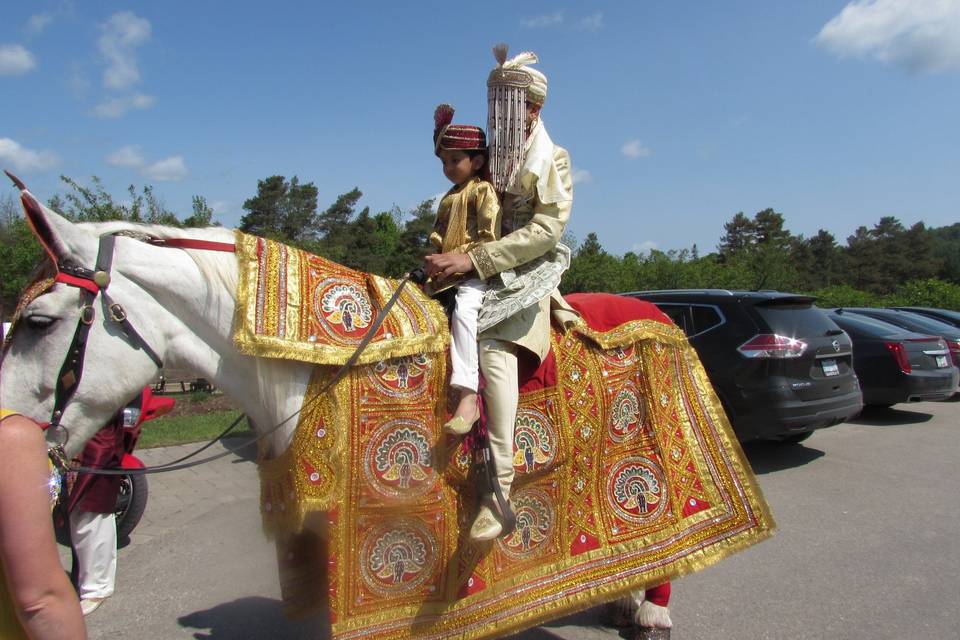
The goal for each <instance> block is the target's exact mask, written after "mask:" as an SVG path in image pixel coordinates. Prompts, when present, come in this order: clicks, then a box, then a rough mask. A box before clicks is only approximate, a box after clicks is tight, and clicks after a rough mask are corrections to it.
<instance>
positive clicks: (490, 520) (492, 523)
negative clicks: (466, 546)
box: [470, 504, 503, 542]
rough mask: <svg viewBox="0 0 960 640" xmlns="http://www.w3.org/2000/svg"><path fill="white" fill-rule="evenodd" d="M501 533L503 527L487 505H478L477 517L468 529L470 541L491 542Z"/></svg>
mask: <svg viewBox="0 0 960 640" xmlns="http://www.w3.org/2000/svg"><path fill="white" fill-rule="evenodd" d="M502 532H503V525H502V524H500V520H499V519H498V518H497V516H496V514H494V512H493V509H491V508H490V507H489V506H488V505H487V504H482V505H480V510H479V511H477V517H476V518H474V519H473V526H471V527H470V539H471V540H476V541H481V542H482V541H487V540H493V539H495V538H496V537H497V536H499V535H500V534H501V533H502Z"/></svg>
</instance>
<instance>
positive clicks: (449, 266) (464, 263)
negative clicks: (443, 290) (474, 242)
mask: <svg viewBox="0 0 960 640" xmlns="http://www.w3.org/2000/svg"><path fill="white" fill-rule="evenodd" d="M424 262H426V264H427V274H428V275H429V276H430V277H431V278H439V279H443V278H448V277H450V276H452V275H454V274H456V273H470V272H471V271H473V261H472V260H470V256H468V255H467V254H465V253H453V252H450V253H435V254H433V255H430V256H427V257H426V258H424Z"/></svg>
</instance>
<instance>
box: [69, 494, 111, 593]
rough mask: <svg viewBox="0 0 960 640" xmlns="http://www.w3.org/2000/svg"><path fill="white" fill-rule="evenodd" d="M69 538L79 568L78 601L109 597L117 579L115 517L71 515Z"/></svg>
mask: <svg viewBox="0 0 960 640" xmlns="http://www.w3.org/2000/svg"><path fill="white" fill-rule="evenodd" d="M70 536H71V538H72V540H73V546H74V548H75V549H76V550H77V563H78V564H79V568H80V597H81V598H106V597H108V596H111V595H113V589H114V584H115V581H116V577H117V517H116V515H114V514H112V513H90V512H88V511H74V512H73V513H71V514H70Z"/></svg>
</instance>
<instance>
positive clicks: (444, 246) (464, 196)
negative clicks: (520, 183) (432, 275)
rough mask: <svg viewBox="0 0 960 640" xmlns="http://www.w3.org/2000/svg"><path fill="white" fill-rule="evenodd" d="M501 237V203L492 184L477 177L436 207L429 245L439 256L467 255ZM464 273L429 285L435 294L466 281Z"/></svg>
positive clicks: (457, 188) (456, 187)
mask: <svg viewBox="0 0 960 640" xmlns="http://www.w3.org/2000/svg"><path fill="white" fill-rule="evenodd" d="M499 237H500V201H499V199H498V198H497V193H496V191H494V189H493V185H492V184H490V183H489V182H487V181H486V180H481V179H480V178H478V177H476V176H474V177H473V178H470V180H468V181H467V182H465V183H464V184H462V185H457V186H455V187H453V188H452V189H450V191H448V192H447V193H446V195H444V196H443V199H442V200H441V201H440V205H439V206H438V207H437V219H436V221H435V222H434V223H433V233H431V234H430V244H432V245H433V246H434V247H435V248H436V250H437V251H438V252H440V253H447V252H450V251H455V252H457V253H468V252H469V251H470V250H471V249H474V248H475V247H477V246H480V245H482V244H483V243H485V242H492V241H494V240H496V239H498V238H499ZM463 279H464V278H463V276H462V274H458V275H455V276H453V277H451V278H447V279H446V280H443V281H441V282H438V281H431V282H429V283H428V287H427V288H428V291H430V292H432V293H436V292H439V291H442V290H443V289H447V288H449V287H452V286H454V285H456V284H458V283H459V282H461V281H462V280H463Z"/></svg>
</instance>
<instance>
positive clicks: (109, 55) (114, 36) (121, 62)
mask: <svg viewBox="0 0 960 640" xmlns="http://www.w3.org/2000/svg"><path fill="white" fill-rule="evenodd" d="M101 31H102V32H103V35H101V36H100V42H99V45H100V53H102V54H103V56H104V57H105V58H106V60H107V68H106V69H105V70H104V72H103V85H104V86H105V87H107V88H108V89H127V88H129V87H131V86H133V85H135V84H137V83H138V82H140V68H139V66H138V64H137V57H136V55H135V54H136V48H137V47H139V46H140V45H142V44H143V43H145V42H146V41H147V40H149V39H150V21H149V20H145V19H144V18H140V17H139V16H137V15H136V14H134V13H133V12H132V11H121V12H119V13H115V14H113V15H112V16H110V18H109V19H108V20H107V22H106V23H104V24H103V25H101Z"/></svg>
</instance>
